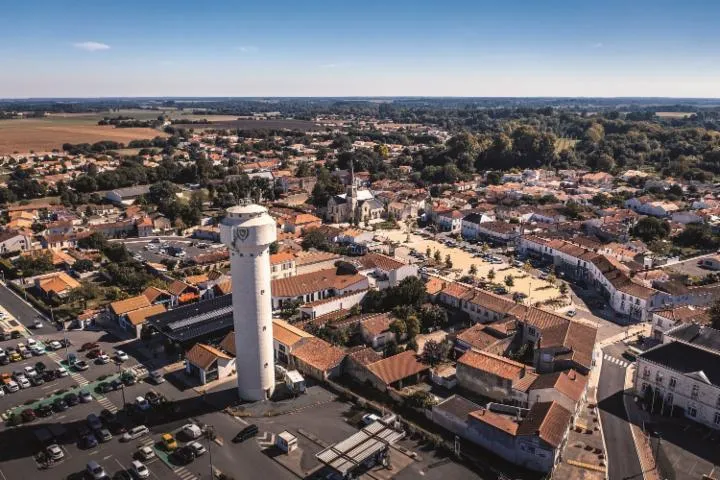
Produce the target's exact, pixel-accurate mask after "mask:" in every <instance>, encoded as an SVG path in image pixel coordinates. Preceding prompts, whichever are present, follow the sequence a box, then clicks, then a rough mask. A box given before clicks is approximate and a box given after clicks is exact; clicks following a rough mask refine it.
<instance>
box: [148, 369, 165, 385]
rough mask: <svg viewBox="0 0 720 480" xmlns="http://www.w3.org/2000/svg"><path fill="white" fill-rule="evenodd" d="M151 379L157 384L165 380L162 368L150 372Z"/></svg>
mask: <svg viewBox="0 0 720 480" xmlns="http://www.w3.org/2000/svg"><path fill="white" fill-rule="evenodd" d="M150 380H152V381H153V383H155V384H156V385H159V384H161V383H163V382H164V381H165V377H164V376H163V374H162V372H161V371H160V370H155V371H154V372H150Z"/></svg>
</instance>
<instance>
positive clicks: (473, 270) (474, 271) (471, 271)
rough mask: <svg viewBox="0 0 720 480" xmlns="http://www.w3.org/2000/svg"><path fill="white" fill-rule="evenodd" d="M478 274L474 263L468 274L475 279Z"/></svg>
mask: <svg viewBox="0 0 720 480" xmlns="http://www.w3.org/2000/svg"><path fill="white" fill-rule="evenodd" d="M477 273H478V269H477V266H475V264H474V263H473V264H472V265H470V269H469V270H468V274H469V275H470V276H471V277H474V276H475V275H477Z"/></svg>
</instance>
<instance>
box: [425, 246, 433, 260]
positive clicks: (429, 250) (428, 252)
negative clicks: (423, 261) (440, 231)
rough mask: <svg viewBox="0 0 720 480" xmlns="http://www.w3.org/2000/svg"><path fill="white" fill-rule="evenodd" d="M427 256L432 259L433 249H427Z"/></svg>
mask: <svg viewBox="0 0 720 480" xmlns="http://www.w3.org/2000/svg"><path fill="white" fill-rule="evenodd" d="M425 256H426V257H428V258H430V257H432V249H430V246H428V247H427V248H426V249H425Z"/></svg>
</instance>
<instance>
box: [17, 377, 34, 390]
mask: <svg viewBox="0 0 720 480" xmlns="http://www.w3.org/2000/svg"><path fill="white" fill-rule="evenodd" d="M17 383H18V385H20V388H22V389H26V388H30V387H31V386H32V384H31V383H30V380H28V379H27V378H25V377H20V378H19V379H18V380H17Z"/></svg>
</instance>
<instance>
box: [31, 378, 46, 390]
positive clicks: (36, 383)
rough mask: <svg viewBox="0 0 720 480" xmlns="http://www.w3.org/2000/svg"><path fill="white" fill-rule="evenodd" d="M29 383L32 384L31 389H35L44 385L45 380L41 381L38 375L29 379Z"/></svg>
mask: <svg viewBox="0 0 720 480" xmlns="http://www.w3.org/2000/svg"><path fill="white" fill-rule="evenodd" d="M30 383H32V385H33V387H37V386H39V385H42V384H43V383H45V380H43V378H42V377H41V376H40V375H35V376H34V377H30Z"/></svg>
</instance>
